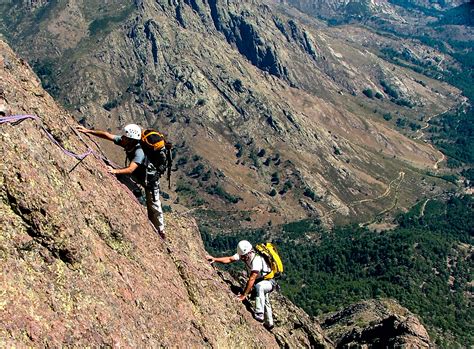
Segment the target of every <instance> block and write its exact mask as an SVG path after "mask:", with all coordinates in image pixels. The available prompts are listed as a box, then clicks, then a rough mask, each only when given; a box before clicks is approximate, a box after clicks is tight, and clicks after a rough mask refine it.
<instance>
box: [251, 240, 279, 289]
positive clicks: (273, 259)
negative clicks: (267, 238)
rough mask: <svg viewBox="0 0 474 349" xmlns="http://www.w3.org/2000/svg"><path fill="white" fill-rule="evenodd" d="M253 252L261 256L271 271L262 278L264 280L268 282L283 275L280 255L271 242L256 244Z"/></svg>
mask: <svg viewBox="0 0 474 349" xmlns="http://www.w3.org/2000/svg"><path fill="white" fill-rule="evenodd" d="M255 250H256V251H257V253H258V254H259V255H261V256H262V257H263V258H264V259H265V261H266V262H267V264H268V266H269V267H270V268H271V269H272V271H271V272H269V273H268V274H267V275H265V276H264V277H263V279H264V280H269V279H273V278H279V277H280V276H281V274H282V273H283V263H282V262H281V258H280V255H279V254H278V251H277V249H276V247H275V245H273V244H272V243H271V242H267V243H266V244H257V245H255Z"/></svg>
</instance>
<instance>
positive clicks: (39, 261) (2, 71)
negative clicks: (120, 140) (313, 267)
mask: <svg viewBox="0 0 474 349" xmlns="http://www.w3.org/2000/svg"><path fill="white" fill-rule="evenodd" d="M0 51H1V52H2V56H1V57H0V58H1V60H0V87H1V89H2V90H3V99H4V100H5V102H6V104H7V109H8V110H9V112H10V113H11V114H14V115H19V114H35V115H36V116H38V117H39V118H40V120H32V119H27V120H24V121H22V122H19V123H3V122H2V124H1V125H0V127H1V132H0V140H1V142H0V149H1V153H2V163H1V165H0V166H1V176H0V184H1V186H0V220H1V221H0V223H1V224H0V225H1V234H0V241H1V249H0V264H1V270H2V303H1V304H2V312H1V314H0V323H2V325H1V327H0V346H31V347H61V346H110V347H144V346H147V347H161V346H165V347H248V346H249V345H251V346H255V347H276V346H277V342H276V341H275V338H274V337H273V335H271V334H270V333H268V332H267V331H266V330H265V329H264V328H263V327H261V326H258V324H257V323H256V322H255V321H254V320H253V319H252V317H251V315H250V314H249V313H248V312H247V311H246V310H245V308H244V307H243V306H242V305H241V304H239V303H238V302H236V301H235V300H234V298H233V297H232V294H229V292H228V288H227V286H226V284H225V283H224V282H222V281H220V280H219V279H218V278H216V277H215V276H213V275H214V274H213V270H212V268H211V266H210V265H208V263H206V262H205V258H204V257H205V251H204V249H203V246H202V242H201V240H200V239H199V237H198V235H197V234H198V233H197V229H196V227H195V226H194V225H193V224H194V223H193V222H192V220H190V219H185V218H180V217H171V216H168V217H166V218H167V223H168V231H169V233H170V238H169V239H170V241H168V242H165V241H162V240H161V239H160V238H159V237H158V235H156V234H155V233H154V232H153V229H152V226H151V224H150V222H149V221H148V219H147V216H146V212H145V211H146V210H145V209H144V207H142V206H141V205H140V204H139V203H138V202H137V201H136V200H135V199H134V196H133V195H132V194H131V192H129V191H128V189H126V187H124V186H123V185H121V184H120V182H118V181H117V180H116V179H115V178H114V177H113V176H111V175H109V174H107V172H106V170H105V166H104V163H103V162H102V160H101V157H100V156H99V154H100V150H99V149H97V147H96V146H95V145H94V144H93V143H92V142H91V141H90V140H88V139H86V138H85V137H83V136H82V137H81V136H80V135H79V134H77V133H76V132H75V130H74V124H75V123H74V120H73V119H72V117H71V116H70V115H68V114H67V113H65V112H64V111H63V110H61V109H60V108H59V107H58V106H57V105H56V103H55V102H54V101H53V100H52V98H51V97H50V96H49V95H48V94H46V93H45V92H44V91H43V89H42V88H41V85H40V83H39V81H38V79H37V78H36V77H35V76H34V75H32V73H31V72H30V69H29V66H28V65H27V64H26V63H25V62H24V61H20V60H19V59H18V58H16V57H15V56H14V55H13V53H12V52H11V51H10V49H9V48H8V47H7V46H6V45H5V44H4V43H3V42H0ZM48 134H49V135H50V136H51V137H52V139H49V138H48V136H47V135H48ZM52 140H54V142H53V141H52ZM88 148H89V149H91V148H92V149H94V152H95V153H94V154H91V155H89V156H87V157H86V158H85V159H84V160H83V161H80V162H78V160H76V159H75V158H73V157H69V156H67V154H66V153H65V152H64V151H65V149H67V150H68V151H71V152H75V153H82V152H84V151H86V150H87V149H88Z"/></svg>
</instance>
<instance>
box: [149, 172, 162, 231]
mask: <svg viewBox="0 0 474 349" xmlns="http://www.w3.org/2000/svg"><path fill="white" fill-rule="evenodd" d="M145 195H146V207H147V209H148V218H149V219H150V221H151V222H152V223H153V225H154V226H155V228H156V229H158V231H160V232H163V231H164V230H165V223H164V219H163V209H162V208H161V201H160V181H159V180H158V181H156V182H152V183H148V185H147V186H145Z"/></svg>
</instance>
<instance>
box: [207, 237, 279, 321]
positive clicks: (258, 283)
mask: <svg viewBox="0 0 474 349" xmlns="http://www.w3.org/2000/svg"><path fill="white" fill-rule="evenodd" d="M206 258H207V260H209V261H210V262H211V263H214V262H217V263H223V264H228V263H233V262H237V261H239V260H242V261H243V262H244V263H245V265H246V267H247V271H248V273H249V278H248V280H247V284H246V285H245V288H244V291H243V292H242V293H241V294H239V295H238V296H237V299H238V300H239V301H244V300H245V299H246V298H247V297H248V296H249V295H250V293H251V292H252V289H253V287H254V286H255V291H256V295H257V297H256V299H255V311H254V317H255V319H256V320H257V321H259V322H263V323H264V326H265V327H266V328H267V329H270V330H271V329H272V328H273V315H272V307H271V304H270V298H269V294H270V292H272V291H273V288H274V282H273V279H271V280H264V279H263V277H264V276H265V275H266V274H268V273H270V272H271V268H270V267H269V266H268V265H267V262H266V261H265V259H264V258H263V257H262V256H261V255H259V254H258V253H256V252H255V251H254V249H253V247H252V244H251V243H250V242H248V241H247V240H242V241H240V242H239V243H238V245H237V253H236V254H234V255H233V256H228V257H213V256H210V255H208V256H206Z"/></svg>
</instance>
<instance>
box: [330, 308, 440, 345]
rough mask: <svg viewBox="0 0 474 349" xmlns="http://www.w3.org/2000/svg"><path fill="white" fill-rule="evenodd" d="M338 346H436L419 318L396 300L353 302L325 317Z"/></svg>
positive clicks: (332, 337) (331, 336)
mask: <svg viewBox="0 0 474 349" xmlns="http://www.w3.org/2000/svg"><path fill="white" fill-rule="evenodd" d="M321 326H322V328H323V329H324V330H325V332H326V333H327V335H328V336H329V337H330V338H331V339H332V340H333V341H334V343H335V345H336V347H337V348H354V347H357V348H359V347H365V348H433V347H434V344H433V343H431V341H430V338H429V335H428V333H427V331H426V329H425V328H424V327H423V325H422V324H421V323H420V321H419V320H418V318H416V317H415V316H414V315H413V314H411V313H410V312H409V311H408V310H407V309H405V308H403V307H401V306H400V305H399V304H398V303H397V302H395V301H393V300H373V301H367V302H363V303H357V304H354V305H351V306H349V307H347V308H345V309H343V310H341V311H339V312H337V313H334V314H330V315H325V316H323V317H322V318H321Z"/></svg>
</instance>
